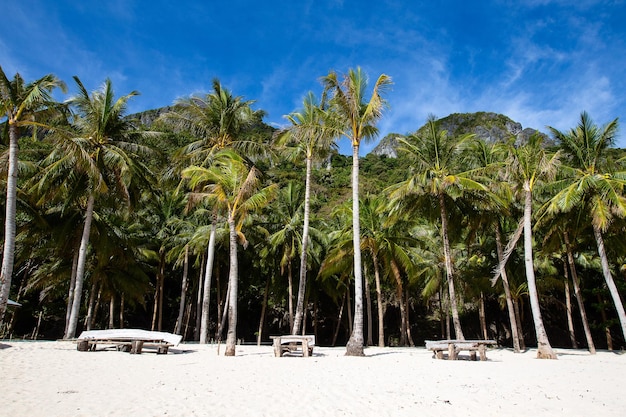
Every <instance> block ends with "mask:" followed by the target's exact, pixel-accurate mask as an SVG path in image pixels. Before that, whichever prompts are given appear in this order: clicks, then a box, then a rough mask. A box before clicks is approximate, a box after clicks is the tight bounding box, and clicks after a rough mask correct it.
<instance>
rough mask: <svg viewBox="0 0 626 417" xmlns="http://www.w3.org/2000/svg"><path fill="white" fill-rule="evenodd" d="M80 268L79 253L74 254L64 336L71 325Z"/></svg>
mask: <svg viewBox="0 0 626 417" xmlns="http://www.w3.org/2000/svg"><path fill="white" fill-rule="evenodd" d="M77 267H78V251H76V252H74V256H73V257H72V275H71V276H70V287H69V289H68V293H67V309H66V310H65V330H64V331H63V334H66V333H67V329H68V328H69V325H70V315H71V313H72V303H73V302H74V286H75V285H76V268H77Z"/></svg>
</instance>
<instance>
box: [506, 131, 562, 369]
mask: <svg viewBox="0 0 626 417" xmlns="http://www.w3.org/2000/svg"><path fill="white" fill-rule="evenodd" d="M506 166H507V169H506V173H505V175H506V179H507V180H508V181H509V182H511V184H512V185H513V187H514V188H515V189H516V191H517V192H518V194H521V198H522V199H523V202H524V216H523V220H522V222H520V226H522V227H518V230H517V232H516V234H515V236H514V237H513V238H512V239H511V241H510V242H509V244H508V245H507V248H506V249H505V254H504V255H503V259H502V262H500V265H499V267H498V268H497V271H498V273H499V272H500V271H502V269H503V268H504V265H505V264H506V260H507V259H508V255H510V253H511V251H512V250H513V248H514V246H515V242H516V241H517V238H519V234H520V232H521V230H523V233H524V264H525V268H526V281H527V283H528V296H529V298H530V307H531V311H532V315H533V324H534V326H535V333H536V336H537V357H538V358H541V359H556V354H555V353H554V351H553V350H552V346H550V341H549V340H548V335H547V333H546V330H545V327H544V325H543V319H542V316H541V309H540V306H539V295H538V293H537V284H536V279H535V268H534V263H533V237H532V206H533V191H535V190H536V188H537V186H538V184H540V182H541V181H543V180H545V181H551V180H553V179H554V178H555V176H556V173H557V169H558V167H559V154H558V152H557V153H555V154H552V155H551V154H549V153H548V152H547V151H546V149H545V148H544V147H543V139H542V137H541V136H540V135H533V136H531V137H530V138H529V140H528V143H527V144H525V145H523V146H520V147H514V146H512V145H511V147H510V154H509V157H508V159H507V163H506Z"/></svg>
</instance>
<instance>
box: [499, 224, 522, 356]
mask: <svg viewBox="0 0 626 417" xmlns="http://www.w3.org/2000/svg"><path fill="white" fill-rule="evenodd" d="M495 229H496V251H497V252H498V262H500V263H501V262H502V259H504V251H503V249H502V235H501V233H500V222H499V221H498V222H496V225H495ZM500 276H501V277H502V286H503V287H504V296H505V297H506V309H507V311H508V313H509V322H510V323H511V338H512V339H513V351H514V352H515V353H520V352H521V349H520V334H519V332H518V331H517V320H516V319H515V307H514V306H513V297H512V296H511V288H510V287H509V278H508V275H507V273H506V270H505V268H504V267H503V268H502V270H501V272H500Z"/></svg>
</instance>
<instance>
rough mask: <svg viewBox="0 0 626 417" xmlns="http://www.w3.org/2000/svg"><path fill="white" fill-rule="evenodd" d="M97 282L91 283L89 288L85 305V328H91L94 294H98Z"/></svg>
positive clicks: (94, 303) (94, 302)
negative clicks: (87, 302)
mask: <svg viewBox="0 0 626 417" xmlns="http://www.w3.org/2000/svg"><path fill="white" fill-rule="evenodd" d="M96 289H98V284H97V283H96V282H94V283H92V284H91V290H90V291H89V304H88V305H87V317H85V329H86V330H91V324H92V322H93V316H94V308H95V305H96V295H97V294H98V291H96Z"/></svg>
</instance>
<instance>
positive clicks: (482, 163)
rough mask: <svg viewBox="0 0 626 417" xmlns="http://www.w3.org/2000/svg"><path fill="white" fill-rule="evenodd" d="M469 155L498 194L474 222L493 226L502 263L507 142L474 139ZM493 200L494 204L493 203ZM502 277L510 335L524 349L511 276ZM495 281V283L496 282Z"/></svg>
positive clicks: (507, 189)
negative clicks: (504, 167) (510, 282)
mask: <svg viewBox="0 0 626 417" xmlns="http://www.w3.org/2000/svg"><path fill="white" fill-rule="evenodd" d="M470 150H471V151H470V154H469V157H470V159H471V160H472V162H471V165H472V166H474V167H476V168H477V169H482V170H484V171H485V174H487V177H488V178H489V181H488V187H489V189H490V191H491V195H492V196H498V197H497V200H493V199H489V200H491V201H487V202H486V204H485V205H483V206H482V207H480V214H481V215H479V216H475V221H477V222H478V223H479V225H477V227H480V225H481V224H482V225H485V223H486V229H491V228H493V229H494V235H495V244H496V254H497V257H498V262H501V261H502V259H503V256H504V247H503V244H502V225H501V223H502V219H503V218H504V217H505V216H506V214H508V212H509V211H510V207H508V206H509V204H508V203H509V202H511V200H512V195H511V190H510V188H511V187H510V186H509V184H508V183H507V182H506V181H503V180H502V178H501V177H502V172H503V170H502V168H503V165H504V159H505V158H506V156H507V155H508V153H507V151H508V149H507V146H506V144H505V143H492V144H489V143H487V142H485V141H484V140H476V141H473V142H472V145H471V147H470ZM490 203H491V204H490ZM500 277H502V287H503V289H504V296H505V300H506V306H507V311H508V313H509V322H510V324H511V338H512V339H513V351H514V352H516V353H519V352H521V345H520V337H521V336H522V335H521V334H519V332H518V331H517V328H518V323H517V320H516V317H515V307H514V300H513V297H512V295H511V288H510V285H509V278H508V275H507V273H506V270H505V269H502V271H501V273H500ZM495 284H496V282H495V281H494V282H492V285H495Z"/></svg>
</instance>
